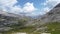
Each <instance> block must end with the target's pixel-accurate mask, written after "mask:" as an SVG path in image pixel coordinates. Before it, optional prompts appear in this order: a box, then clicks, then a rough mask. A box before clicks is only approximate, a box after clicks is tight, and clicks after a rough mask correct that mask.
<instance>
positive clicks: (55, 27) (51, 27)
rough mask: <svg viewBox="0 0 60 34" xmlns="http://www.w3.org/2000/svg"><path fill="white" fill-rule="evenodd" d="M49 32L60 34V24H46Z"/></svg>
mask: <svg viewBox="0 0 60 34" xmlns="http://www.w3.org/2000/svg"><path fill="white" fill-rule="evenodd" d="M46 26H47V27H48V28H47V31H48V32H50V33H51V34H60V22H51V23H49V24H46Z"/></svg>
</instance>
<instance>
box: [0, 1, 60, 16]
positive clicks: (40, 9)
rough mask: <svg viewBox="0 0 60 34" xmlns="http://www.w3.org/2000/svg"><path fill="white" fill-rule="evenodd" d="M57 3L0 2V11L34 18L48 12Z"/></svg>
mask: <svg viewBox="0 0 60 34" xmlns="http://www.w3.org/2000/svg"><path fill="white" fill-rule="evenodd" d="M58 3H60V0H0V9H2V10H3V11H5V12H9V13H15V14H20V15H21V14H24V15H26V16H36V15H43V14H45V13H47V12H49V10H51V9H52V8H53V7H54V6H56V5H57V4H58Z"/></svg>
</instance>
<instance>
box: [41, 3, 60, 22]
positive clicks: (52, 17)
mask: <svg viewBox="0 0 60 34" xmlns="http://www.w3.org/2000/svg"><path fill="white" fill-rule="evenodd" d="M56 21H58V22H60V4H58V5H57V6H55V7H54V8H53V9H52V10H51V11H49V12H48V13H47V14H45V15H44V16H43V17H42V18H41V22H42V23H46V22H56Z"/></svg>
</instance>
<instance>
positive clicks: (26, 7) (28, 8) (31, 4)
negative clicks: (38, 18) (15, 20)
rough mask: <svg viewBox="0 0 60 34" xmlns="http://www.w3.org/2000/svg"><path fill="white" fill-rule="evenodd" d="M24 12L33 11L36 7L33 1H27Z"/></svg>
mask: <svg viewBox="0 0 60 34" xmlns="http://www.w3.org/2000/svg"><path fill="white" fill-rule="evenodd" d="M23 10H24V12H33V11H35V10H36V8H35V7H34V6H33V3H29V2H27V3H26V4H25V5H24V7H23Z"/></svg>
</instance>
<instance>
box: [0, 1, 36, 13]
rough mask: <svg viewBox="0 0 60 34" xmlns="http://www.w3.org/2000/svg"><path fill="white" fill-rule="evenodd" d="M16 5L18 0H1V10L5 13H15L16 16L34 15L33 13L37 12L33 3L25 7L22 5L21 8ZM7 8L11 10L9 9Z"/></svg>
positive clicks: (26, 4)
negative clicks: (21, 13)
mask: <svg viewBox="0 0 60 34" xmlns="http://www.w3.org/2000/svg"><path fill="white" fill-rule="evenodd" d="M16 3H17V0H0V8H2V9H3V11H8V12H10V13H15V14H19V13H20V12H24V13H30V14H32V12H33V11H35V10H36V8H35V7H34V5H33V3H29V2H27V3H25V4H24V6H23V7H22V6H20V5H19V6H17V5H15V4H16ZM14 5H15V6H14ZM7 7H8V8H9V9H7ZM21 7H22V8H21Z"/></svg>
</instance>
